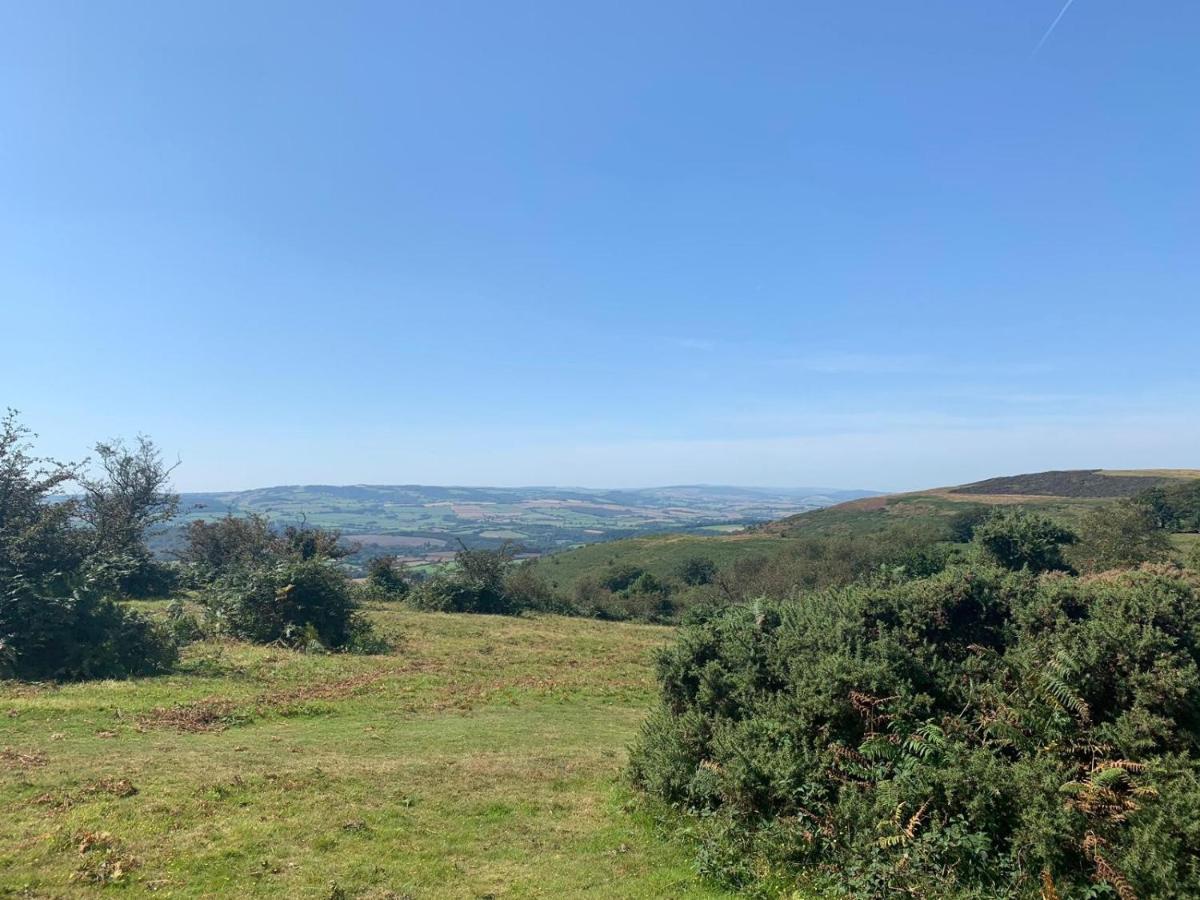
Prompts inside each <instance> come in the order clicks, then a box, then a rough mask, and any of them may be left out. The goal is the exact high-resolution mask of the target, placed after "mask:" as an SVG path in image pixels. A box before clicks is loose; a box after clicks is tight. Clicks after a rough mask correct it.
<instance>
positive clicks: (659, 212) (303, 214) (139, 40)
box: [0, 0, 1200, 489]
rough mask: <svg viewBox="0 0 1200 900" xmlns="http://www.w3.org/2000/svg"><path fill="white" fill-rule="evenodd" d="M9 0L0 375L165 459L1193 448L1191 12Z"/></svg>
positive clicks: (324, 464)
mask: <svg viewBox="0 0 1200 900" xmlns="http://www.w3.org/2000/svg"><path fill="white" fill-rule="evenodd" d="M1061 7H1062V3H1061V2H1060V0H1020V2H1014V0H987V2H985V0H979V2H969V3H968V2H962V0H953V2H949V0H923V2H920V3H891V2H854V3H848V2H833V0H828V2H820V3H814V2H795V0H792V2H779V3H773V2H752V3H745V4H732V3H727V2H721V3H713V2H698V0H688V2H673V0H672V2H665V0H664V2H654V3H645V2H638V3H633V2H614V0H605V2H595V3H587V2H570V3H551V2H537V3H530V2H490V0H489V2H470V3H465V2H452V0H451V2H443V0H439V2H436V3H434V2H427V3H419V4H418V3H398V2H386V3H385V2H380V3H336V4H335V3H326V4H306V3H298V2H287V3H266V2H255V3H241V2H238V3H234V2H213V0H205V2H195V3H183V2H180V3H170V4H163V3H157V2H146V3H128V2H111V3H103V4H100V3H93V2H80V3H64V2H45V3H17V2H3V3H0V122H2V123H3V126H2V134H0V314H2V319H0V322H2V324H3V332H4V335H3V342H2V346H3V352H0V405H11V406H15V407H17V408H19V409H20V410H22V413H23V417H24V419H25V421H26V422H27V423H28V424H29V425H31V426H32V427H33V428H34V429H35V430H36V431H38V432H39V433H40V434H41V441H40V447H41V449H42V450H43V451H45V452H49V453H53V454H56V455H59V456H63V457H68V458H78V457H80V456H82V455H83V454H84V453H85V451H86V448H87V447H88V445H89V444H90V443H92V442H94V441H95V440H97V439H99V438H104V437H110V436H115V435H132V434H134V433H136V432H138V431H143V432H146V433H148V434H150V435H151V436H153V437H154V438H155V439H156V440H158V442H159V443H160V444H161V445H162V446H163V447H164V449H165V450H166V451H167V452H168V453H169V454H170V455H172V456H174V455H176V454H178V455H179V456H180V457H181V458H182V460H183V465H182V467H181V468H180V469H179V470H178V479H177V482H178V485H179V486H180V487H182V488H184V489H218V488H240V487H251V486H257V485H266V484H279V483H296V482H327V483H351V482H375V483H397V482H424V483H453V484H551V483H556V484H579V485H588V486H638V485H649V484H664V483H682V482H710V483H737V484H773V485H799V484H826V485H837V486H845V487H860V486H861V487H871V488H880V489H901V488H916V487H923V486H930V485H935V484H945V483H954V482H960V481H964V480H970V479H974V478H982V477H987V476H991V475H996V474H1003V473H1012V472H1020V471H1031V470H1040V469H1047V468H1064V467H1097V466H1109V467H1144V466H1166V467H1194V466H1200V371H1198V366H1200V356H1198V354H1197V347H1198V346H1200V343H1198V338H1200V302H1198V301H1200V291H1198V288H1200V116H1198V115H1197V99H1196V98H1197V97H1198V96H1200V54H1198V53H1197V52H1196V47H1197V45H1198V44H1200V5H1198V4H1196V3H1194V2H1160V3H1155V4H1140V3H1137V4H1135V3H1128V2H1124V0H1122V2H1118V0H1077V2H1075V3H1074V4H1073V5H1072V7H1071V8H1070V9H1069V10H1068V11H1067V13H1066V15H1064V16H1063V18H1062V21H1061V22H1060V23H1059V25H1058V27H1057V29H1056V30H1055V31H1054V33H1053V34H1052V35H1050V37H1049V39H1048V40H1046V42H1045V44H1044V45H1043V46H1042V47H1041V49H1040V50H1039V51H1038V52H1037V53H1036V54H1034V53H1033V51H1034V48H1035V47H1036V46H1037V44H1038V41H1039V40H1040V39H1041V38H1042V36H1043V35H1044V33H1045V31H1046V29H1047V27H1048V26H1049V25H1050V23H1051V22H1052V21H1053V20H1054V18H1055V16H1056V15H1058V13H1059V11H1060V9H1061Z"/></svg>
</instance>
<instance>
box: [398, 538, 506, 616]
mask: <svg viewBox="0 0 1200 900" xmlns="http://www.w3.org/2000/svg"><path fill="white" fill-rule="evenodd" d="M515 555H516V548H515V547H514V545H512V544H510V543H507V542H506V543H504V544H503V545H502V546H501V547H499V548H497V549H495V550H472V549H470V548H468V547H467V546H466V545H463V546H462V549H461V550H460V551H459V552H458V553H456V554H455V556H454V562H455V570H454V571H452V572H444V573H441V574H438V575H435V576H434V577H433V578H430V579H428V580H427V581H425V582H423V583H422V584H421V585H420V586H419V587H418V588H417V589H416V590H414V591H413V592H412V593H411V594H410V595H409V601H410V602H411V603H412V604H413V605H414V606H416V607H417V608H418V609H427V610H431V611H434V612H470V613H491V614H493V615H513V614H515V613H518V612H520V607H519V606H518V605H517V604H516V603H515V602H514V600H513V598H512V597H510V596H509V593H508V591H507V587H506V584H505V576H506V574H507V570H508V566H509V564H510V563H511V562H512V560H513V557H514V556H515Z"/></svg>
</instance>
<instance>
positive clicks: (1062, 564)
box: [973, 507, 1079, 572]
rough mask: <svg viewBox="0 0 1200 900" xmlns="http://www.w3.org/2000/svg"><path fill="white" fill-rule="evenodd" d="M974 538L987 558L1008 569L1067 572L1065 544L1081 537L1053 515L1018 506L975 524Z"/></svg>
mask: <svg viewBox="0 0 1200 900" xmlns="http://www.w3.org/2000/svg"><path fill="white" fill-rule="evenodd" d="M973 540H974V542H975V543H976V544H977V545H978V546H979V547H980V549H981V550H982V552H983V555H984V557H985V558H986V559H987V560H988V561H990V562H993V563H995V564H996V565H998V566H1003V567H1004V568H1006V569H1012V570H1014V571H1017V570H1019V569H1028V570H1029V571H1030V572H1065V571H1070V569H1071V566H1070V565H1069V564H1068V563H1067V561H1066V559H1065V558H1064V556H1063V548H1064V547H1067V546H1070V545H1071V544H1074V543H1076V542H1077V541H1078V540H1079V538H1078V536H1077V535H1076V534H1075V533H1074V532H1073V531H1071V530H1070V529H1069V528H1065V527H1063V526H1062V525H1059V524H1058V523H1057V522H1055V521H1054V520H1053V519H1050V518H1048V517H1046V516H1043V515H1040V514H1039V513H1034V512H1029V511H1028V510H1024V509H1021V508H1019V507H1018V508H1016V509H1009V510H999V511H997V512H994V513H992V515H990V516H988V518H987V519H985V520H984V521H983V522H981V523H980V524H979V525H977V526H975V530H974V537H973Z"/></svg>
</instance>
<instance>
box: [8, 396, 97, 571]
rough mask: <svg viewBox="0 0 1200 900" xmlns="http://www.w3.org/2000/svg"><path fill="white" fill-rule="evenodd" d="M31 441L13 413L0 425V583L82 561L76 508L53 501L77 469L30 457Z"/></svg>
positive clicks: (63, 568) (65, 501) (66, 501)
mask: <svg viewBox="0 0 1200 900" xmlns="http://www.w3.org/2000/svg"><path fill="white" fill-rule="evenodd" d="M31 437H33V434H32V432H30V430H29V429H28V428H26V427H25V426H23V425H22V424H21V423H20V421H19V419H18V418H17V411H16V410H14V409H10V410H8V412H7V413H6V414H5V415H4V417H3V418H2V419H0V578H4V577H9V578H11V577H13V576H16V575H18V574H20V575H22V576H23V577H26V578H29V577H40V576H42V575H45V574H47V573H49V572H52V571H56V570H59V571H70V570H73V569H75V568H76V567H78V565H79V564H80V562H81V561H82V559H83V555H84V550H85V548H84V544H83V542H82V541H81V540H80V535H79V533H78V531H77V530H76V529H74V528H72V520H73V518H74V516H75V513H76V511H77V504H76V503H75V501H73V500H70V499H66V498H63V497H56V496H55V495H59V494H62V492H63V491H65V490H66V485H68V484H69V483H71V482H72V481H74V480H75V478H76V477H77V475H78V467H77V466H75V465H71V464H68V463H61V462H57V461H55V460H52V459H45V458H40V457H35V456H32V455H30V452H31V450H32V446H31V444H30V438H31Z"/></svg>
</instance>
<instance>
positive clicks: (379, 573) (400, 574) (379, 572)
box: [367, 556, 410, 600]
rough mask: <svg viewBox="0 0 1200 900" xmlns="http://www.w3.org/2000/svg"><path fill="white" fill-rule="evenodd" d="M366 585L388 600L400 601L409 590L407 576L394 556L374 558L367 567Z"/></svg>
mask: <svg viewBox="0 0 1200 900" xmlns="http://www.w3.org/2000/svg"><path fill="white" fill-rule="evenodd" d="M367 584H368V585H370V586H371V588H373V589H374V591H375V592H376V593H377V594H381V595H382V596H384V597H386V598H388V599H397V600H398V599H401V598H403V597H404V596H405V595H406V594H407V593H408V590H409V587H410V585H409V583H408V576H406V575H405V574H404V569H403V568H402V567H401V565H400V563H399V561H398V560H397V559H396V557H395V556H376V557H375V558H374V559H372V560H371V562H370V563H369V564H368V565H367Z"/></svg>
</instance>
